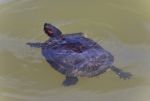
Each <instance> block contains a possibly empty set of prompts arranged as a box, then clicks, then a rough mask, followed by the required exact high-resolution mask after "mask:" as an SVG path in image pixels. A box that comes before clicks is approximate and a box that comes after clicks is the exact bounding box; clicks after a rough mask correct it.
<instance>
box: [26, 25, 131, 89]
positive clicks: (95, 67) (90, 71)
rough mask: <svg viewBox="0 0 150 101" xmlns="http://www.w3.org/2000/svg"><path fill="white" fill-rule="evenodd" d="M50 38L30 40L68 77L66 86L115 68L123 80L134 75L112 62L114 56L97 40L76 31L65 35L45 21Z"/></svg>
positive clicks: (46, 31) (55, 67)
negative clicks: (37, 40)
mask: <svg viewBox="0 0 150 101" xmlns="http://www.w3.org/2000/svg"><path fill="white" fill-rule="evenodd" d="M43 30H44V32H45V34H46V35H47V36H48V37H49V38H48V40H46V41H44V42H35V43H34V42H28V43H27V45H29V46H30V47H35V48H41V53H42V55H43V56H44V58H45V60H46V61H47V62H48V63H49V64H50V65H51V67H52V68H54V69H55V70H56V71H58V72H60V73H61V74H63V75H64V76H65V80H64V81H63V83H62V84H63V85H64V86H71V85H75V84H76V83H77V82H78V77H89V78H90V77H94V76H98V75H100V74H103V73H105V72H106V71H107V70H108V69H110V70H112V71H113V72H114V73H115V74H116V75H118V76H119V77H120V78H121V79H124V80H126V79H129V78H130V77H131V76H132V74H131V73H130V72H124V71H123V70H122V69H119V68H117V67H116V66H114V65H113V62H114V56H113V55H112V54H111V53H110V52H108V51H107V50H105V49H104V48H103V47H102V46H100V45H99V44H98V43H97V42H95V41H93V40H92V39H90V38H87V37H85V35H84V33H82V32H77V33H71V34H63V33H62V32H61V30H59V29H58V28H57V27H56V26H54V25H52V24H50V23H45V24H44V28H43Z"/></svg>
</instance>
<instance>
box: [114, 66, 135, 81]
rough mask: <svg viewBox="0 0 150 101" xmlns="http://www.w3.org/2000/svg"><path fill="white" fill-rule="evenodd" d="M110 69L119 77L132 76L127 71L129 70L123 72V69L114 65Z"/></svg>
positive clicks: (127, 77)
mask: <svg viewBox="0 0 150 101" xmlns="http://www.w3.org/2000/svg"><path fill="white" fill-rule="evenodd" d="M111 70H112V71H113V72H115V73H116V74H117V75H118V76H119V77H120V78H121V79H124V80H126V79H130V78H131V76H132V74H131V73H129V72H124V71H122V70H121V69H119V68H117V67H115V66H111Z"/></svg>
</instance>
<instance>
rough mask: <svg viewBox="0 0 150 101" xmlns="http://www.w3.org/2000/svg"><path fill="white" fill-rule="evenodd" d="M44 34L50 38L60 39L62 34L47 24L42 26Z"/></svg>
mask: <svg viewBox="0 0 150 101" xmlns="http://www.w3.org/2000/svg"><path fill="white" fill-rule="evenodd" d="M44 32H45V33H46V34H47V35H48V36H49V37H51V38H57V37H60V36H61V34H62V32H61V31H60V30H59V29H58V28H56V27H55V26H53V25H52V24H49V23H45V24H44Z"/></svg>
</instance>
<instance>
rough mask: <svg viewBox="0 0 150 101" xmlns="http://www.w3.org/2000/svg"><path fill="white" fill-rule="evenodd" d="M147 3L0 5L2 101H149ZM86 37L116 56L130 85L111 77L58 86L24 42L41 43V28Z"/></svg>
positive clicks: (95, 0) (52, 0) (9, 1)
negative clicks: (50, 27)
mask: <svg viewBox="0 0 150 101" xmlns="http://www.w3.org/2000/svg"><path fill="white" fill-rule="evenodd" d="M149 5H150V1H149V0H0V101H150V54H149V53H150V12H149V11H150V6H149ZM45 22H50V23H52V24H54V25H56V26H58V27H59V28H60V29H61V30H62V31H63V32H64V33H72V32H84V33H85V34H86V36H88V37H90V38H92V39H93V40H95V41H97V42H98V43H100V44H101V45H102V46H103V47H104V48H105V49H107V50H109V51H110V52H111V53H112V54H113V55H114V56H115V63H114V65H116V66H117V67H119V68H121V69H123V70H125V71H130V72H131V73H132V74H133V75H134V76H133V78H131V79H130V80H125V81H124V80H120V79H119V78H118V77H116V75H114V73H113V72H111V71H108V72H107V73H105V74H104V75H100V76H97V77H95V78H80V81H79V83H78V84H76V85H75V86H71V87H64V86H62V85H61V83H62V81H63V80H64V76H63V75H61V74H59V73H58V72H56V71H55V70H53V69H52V68H50V66H49V65H48V63H46V61H45V60H44V59H43V57H42V55H41V54H40V49H32V48H29V47H27V46H26V45H25V43H26V42H34V41H44V40H46V39H47V36H46V35H45V34H44V32H43V29H42V28H43V24H44V23H45Z"/></svg>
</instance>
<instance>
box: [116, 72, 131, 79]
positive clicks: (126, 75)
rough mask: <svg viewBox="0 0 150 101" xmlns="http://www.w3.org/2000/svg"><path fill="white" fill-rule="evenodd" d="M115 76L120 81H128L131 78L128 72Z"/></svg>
mask: <svg viewBox="0 0 150 101" xmlns="http://www.w3.org/2000/svg"><path fill="white" fill-rule="evenodd" d="M117 75H118V76H119V77H120V79H124V80H126V79H130V78H131V76H132V74H131V73H129V72H122V71H121V72H119V73H117Z"/></svg>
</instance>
